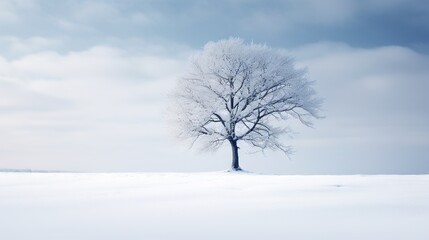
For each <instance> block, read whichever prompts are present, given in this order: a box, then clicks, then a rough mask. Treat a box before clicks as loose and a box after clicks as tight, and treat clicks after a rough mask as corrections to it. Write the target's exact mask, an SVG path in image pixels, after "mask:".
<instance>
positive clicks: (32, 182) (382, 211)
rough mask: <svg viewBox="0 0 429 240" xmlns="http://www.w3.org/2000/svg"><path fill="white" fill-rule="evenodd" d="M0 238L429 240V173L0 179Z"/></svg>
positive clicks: (30, 175) (96, 175) (4, 176)
mask: <svg viewBox="0 0 429 240" xmlns="http://www.w3.org/2000/svg"><path fill="white" fill-rule="evenodd" d="M0 239H4V240H17V239H23V240H24V239H26V240H27V239H30V240H38V239H41V240H48V239H52V240H54V239H55V240H68V239H73V240H75V239H76V240H82V239H91V240H96V239H102V240H105V239H124V240H125V239H126V240H131V239H139V240H140V239H246V240H248V239H293V240H296V239H329V240H332V239H347V240H351V239H359V240H361V239H366V240H368V239H377V240H378V239H389V240H391V239H398V240H399V239H401V240H402V239H413V240H419V239H421V240H427V239H429V175H413V176H411V175H408V176H406V175H402V176H400V175H373V176H357V175H356V176H275V175H257V174H234V173H224V172H218V173H0Z"/></svg>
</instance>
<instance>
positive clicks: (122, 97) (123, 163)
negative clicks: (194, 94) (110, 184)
mask: <svg viewBox="0 0 429 240" xmlns="http://www.w3.org/2000/svg"><path fill="white" fill-rule="evenodd" d="M428 23H429V4H427V3H426V2H425V1H418V0H412V1H409V0H408V1H405V0H394V1H347V0H345V1H337V0H330V1H323V4H322V2H321V1H315V0H307V1H299V2H298V1H245V0H237V1H233V0H230V1H226V0H225V1H180V2H179V1H131V0H127V1H120V2H119V1H61V3H60V2H55V1H43V0H40V1H35V0H34V1H31V0H14V1H13V0H2V1H0V136H1V137H0V168H32V169H47V170H53V169H57V170H68V171H74V170H77V171H202V170H204V171H206V170H220V169H226V168H227V167H228V166H229V163H230V159H229V158H230V152H229V149H228V146H226V145H225V147H224V148H222V149H221V151H219V152H218V153H216V154H212V153H210V154H200V153H198V152H196V151H194V150H188V149H187V146H184V145H182V144H180V143H179V142H177V141H176V140H175V139H174V138H173V137H172V136H171V134H170V132H171V131H170V130H171V129H169V126H168V123H167V121H165V119H166V115H168V112H167V110H166V109H167V103H168V101H167V97H168V94H169V92H170V90H171V89H172V87H173V86H174V82H175V80H176V79H177V78H178V77H180V76H181V75H182V74H183V73H184V71H186V64H187V59H188V57H189V56H190V55H191V54H193V53H194V52H195V51H198V50H199V49H201V48H202V46H203V45H204V44H205V43H206V42H207V41H210V40H218V39H222V38H228V37H230V36H238V37H242V38H244V39H245V40H246V41H254V42H258V43H266V44H267V45H270V46H273V47H276V48H279V49H282V51H285V52H287V53H289V54H290V55H292V56H294V57H295V59H296V61H297V65H299V66H306V67H308V70H309V78H311V79H314V80H316V83H317V84H316V90H317V91H318V92H319V94H320V96H321V97H323V98H324V99H325V104H324V115H325V116H326V118H325V119H322V120H320V121H317V122H316V123H315V128H314V129H307V128H304V127H302V126H299V125H297V124H296V123H294V122H291V123H290V124H291V125H293V126H294V129H295V130H296V131H297V132H299V134H297V135H296V136H295V137H294V138H292V139H291V138H288V137H285V138H284V141H286V142H287V143H289V144H291V145H293V146H294V148H295V150H296V153H295V154H294V155H293V156H292V159H291V160H288V159H287V158H285V157H284V156H283V155H282V154H281V153H270V152H267V153H266V154H265V155H263V154H247V152H249V151H251V149H247V148H246V147H245V146H243V147H242V149H241V152H242V155H241V159H242V165H243V167H244V168H247V169H249V170H253V171H261V172H270V173H294V174H302V173H319V174H324V173H336V174H348V173H429V159H428V156H429V127H428V126H427V125H428V124H427V122H428V120H429V107H428V103H429V97H428V94H427V91H428V89H429V82H428V79H429V68H428V67H427V66H429V55H428V53H429V48H428V43H429V41H428V40H429V24H428Z"/></svg>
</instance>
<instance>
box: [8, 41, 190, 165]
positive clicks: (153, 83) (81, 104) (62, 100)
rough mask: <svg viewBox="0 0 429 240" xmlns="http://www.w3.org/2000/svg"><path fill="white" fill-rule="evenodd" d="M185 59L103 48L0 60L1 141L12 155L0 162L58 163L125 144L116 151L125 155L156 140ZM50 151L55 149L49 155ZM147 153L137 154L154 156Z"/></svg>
mask: <svg viewBox="0 0 429 240" xmlns="http://www.w3.org/2000/svg"><path fill="white" fill-rule="evenodd" d="M184 55H188V54H184ZM185 62H186V60H184V59H182V57H180V56H168V57H167V56H157V55H150V54H146V55H140V54H131V53H128V52H126V51H122V50H120V49H116V48H112V47H109V46H95V47H92V48H90V49H87V50H84V51H77V52H69V53H66V54H59V53H57V52H52V51H49V52H47V51H45V52H37V53H32V54H28V55H25V56H23V57H20V58H17V59H10V60H8V59H5V58H0V88H1V90H0V95H1V102H0V114H1V115H2V117H1V121H0V133H1V134H2V136H3V137H2V139H1V141H0V142H1V143H2V144H4V145H3V146H7V149H8V152H10V154H11V155H7V156H6V155H3V156H2V157H1V158H2V159H9V160H14V161H18V162H20V161H22V162H21V164H22V163H23V162H26V163H27V164H29V165H32V163H31V162H29V161H27V160H25V159H26V158H29V156H30V155H31V154H33V157H35V158H39V157H41V156H42V155H43V156H44V158H45V159H44V160H43V162H45V163H46V162H49V161H54V159H57V160H58V159H59V160H58V161H60V162H62V161H65V159H70V158H73V157H75V158H80V157H82V156H81V153H79V151H75V150H76V149H80V151H83V152H90V151H91V149H99V150H98V151H107V152H108V151H109V150H108V149H106V148H109V146H110V147H112V148H121V147H124V146H125V145H127V146H128V147H124V148H121V149H122V150H118V151H123V150H125V149H127V148H130V147H131V148H136V149H137V146H138V145H140V144H142V142H146V143H148V142H154V141H157V139H159V138H160V137H161V136H166V135H168V132H167V129H166V127H165V126H164V125H163V122H162V119H163V114H164V111H165V104H166V98H167V95H168V92H169V89H171V87H172V86H173V83H174V81H175V79H176V78H177V77H178V75H180V73H181V72H182V71H183V69H184V67H183V65H184V63H185ZM23 139H24V140H23ZM54 146H55V148H56V149H58V150H59V149H61V151H59V152H56V153H55V154H52V153H51V150H49V148H50V147H54ZM20 149H27V150H26V151H21V152H20V151H19V150H20ZM73 149H75V150H73ZM153 149H156V146H155V147H152V148H150V149H140V151H141V152H142V153H145V152H146V153H145V154H153ZM151 151H152V153H151ZM148 152H149V153H148ZM12 153H13V154H12ZM29 154H30V155H29ZM39 154H40V155H39ZM128 154H131V153H124V157H125V158H126V157H127V156H128V157H130V156H129V155H128ZM36 155H37V156H36ZM101 155H103V154H101ZM103 156H105V157H107V155H103ZM33 157H32V158H33ZM116 157H117V156H116ZM116 157H115V158H116ZM136 157H137V156H136V155H132V156H131V158H136ZM97 158H99V157H95V159H94V161H95V162H97V161H99V160H100V159H97ZM83 159H86V158H85V157H83ZM83 159H81V160H80V161H83ZM109 159H110V160H112V159H111V158H109ZM7 163H12V162H7ZM63 163H64V162H63ZM64 164H66V165H68V166H70V164H71V163H70V162H69V163H64ZM47 165H48V166H51V167H52V166H54V165H55V163H53V162H50V163H49V164H47ZM83 165H84V164H83ZM15 166H16V165H15ZM79 167H82V165H79V164H77V167H76V168H74V169H77V168H79ZM48 168H49V167H48Z"/></svg>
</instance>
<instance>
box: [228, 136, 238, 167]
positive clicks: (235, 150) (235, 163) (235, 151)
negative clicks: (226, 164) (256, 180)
mask: <svg viewBox="0 0 429 240" xmlns="http://www.w3.org/2000/svg"><path fill="white" fill-rule="evenodd" d="M229 142H230V143H231V149H232V165H231V171H241V168H240V164H239V162H238V146H237V141H234V140H230V141H229Z"/></svg>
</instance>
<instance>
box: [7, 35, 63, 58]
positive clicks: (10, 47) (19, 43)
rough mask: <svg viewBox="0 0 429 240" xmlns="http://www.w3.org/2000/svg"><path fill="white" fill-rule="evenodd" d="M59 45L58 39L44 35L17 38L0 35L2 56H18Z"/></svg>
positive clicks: (51, 48) (54, 47)
mask: <svg viewBox="0 0 429 240" xmlns="http://www.w3.org/2000/svg"><path fill="white" fill-rule="evenodd" d="M60 46H61V41H60V40H58V39H50V38H44V37H38V36H37V37H29V38H18V37H14V36H0V52H1V53H2V54H3V56H5V55H6V56H12V57H15V56H20V55H26V54H29V53H34V52H40V51H46V50H53V49H56V48H59V47H60Z"/></svg>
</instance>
